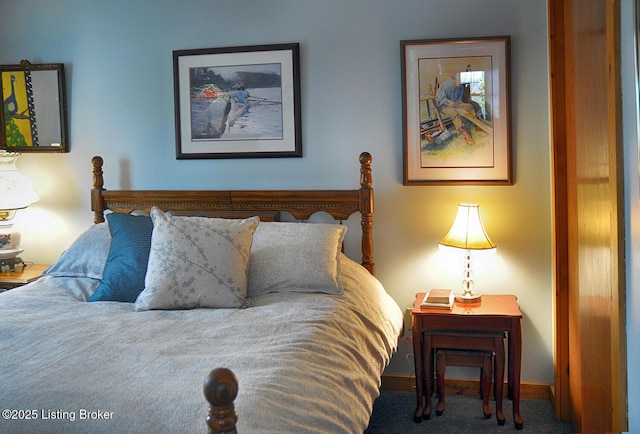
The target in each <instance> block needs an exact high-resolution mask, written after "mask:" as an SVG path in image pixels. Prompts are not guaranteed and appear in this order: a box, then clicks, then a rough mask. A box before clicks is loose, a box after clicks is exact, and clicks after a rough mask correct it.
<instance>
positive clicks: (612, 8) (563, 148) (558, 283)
mask: <svg viewBox="0 0 640 434" xmlns="http://www.w3.org/2000/svg"><path fill="white" fill-rule="evenodd" d="M576 4H577V3H576V0H548V13H549V17H548V19H549V64H550V66H549V69H550V92H551V136H552V137H551V138H552V176H553V180H552V183H553V208H554V209H553V216H554V217H553V219H554V220H553V227H554V234H553V246H554V291H555V297H554V301H555V303H554V310H555V315H554V319H555V348H554V350H555V352H554V374H555V379H554V381H555V383H554V387H553V390H552V399H553V407H554V411H555V414H556V417H558V418H559V419H561V420H571V419H573V422H574V424H577V425H578V426H574V428H577V429H586V430H589V427H588V426H587V427H583V426H580V425H581V423H582V420H583V417H584V416H585V415H586V416H588V417H587V419H590V420H591V421H592V422H593V421H594V415H595V417H596V419H597V418H598V417H599V416H602V417H601V419H602V420H605V419H606V421H605V422H602V423H604V424H607V425H609V426H610V428H611V431H613V432H620V431H626V429H628V428H627V427H628V423H627V414H626V398H627V388H626V372H627V367H626V335H625V332H626V318H625V308H626V304H625V285H624V281H625V277H624V272H625V271H624V203H623V193H622V185H623V180H622V168H623V163H622V126H621V125H622V114H621V88H620V80H621V78H620V57H621V54H620V4H619V2H618V1H617V0H606V1H605V2H604V4H603V3H597V1H596V0H594V1H592V2H583V3H581V4H580V9H581V10H580V12H581V13H584V10H585V9H584V8H588V9H587V11H588V12H587V13H592V14H593V13H599V11H601V9H599V8H604V10H605V24H604V27H605V28H604V32H603V33H602V34H599V36H600V37H604V40H605V44H604V45H605V46H606V53H605V57H606V60H605V62H606V65H602V64H600V65H596V66H594V70H595V69H597V68H599V67H600V68H602V67H605V68H606V76H605V77H604V78H603V79H602V80H601V82H598V84H599V85H602V86H603V87H604V88H605V89H606V94H607V98H606V100H607V102H606V113H607V114H606V116H607V119H606V125H607V127H606V128H607V130H606V131H607V139H606V142H607V143H603V144H602V145H603V146H607V147H608V155H609V161H608V168H609V172H608V173H609V177H608V186H609V187H608V188H609V202H610V203H611V208H612V213H611V219H610V220H611V232H610V245H609V248H610V258H611V266H610V291H611V296H610V309H609V317H608V319H609V323H608V324H609V325H610V326H611V329H610V336H609V338H610V348H609V350H610V351H609V354H610V361H609V363H610V368H611V376H610V378H603V381H604V384H605V385H606V386H607V387H608V389H607V390H608V393H607V396H606V397H605V396H602V397H601V398H603V399H604V401H605V402H600V403H599V405H594V403H593V396H591V395H592V394H593V392H590V391H589V390H588V388H587V389H585V387H584V386H583V385H582V383H581V381H582V379H583V378H585V377H583V376H582V372H580V371H581V370H582V369H583V368H584V367H586V366H588V363H587V362H586V361H583V360H582V359H580V358H579V359H578V360H576V359H575V357H574V358H573V359H571V358H570V351H569V349H570V339H577V340H578V348H579V346H580V345H582V343H581V342H580V333H577V334H576V333H575V326H574V330H573V332H572V330H571V326H570V323H571V322H572V321H573V323H574V324H575V323H576V321H577V323H578V324H579V323H580V321H585V320H586V321H588V320H589V319H590V318H581V317H575V315H580V313H579V312H578V310H577V309H576V308H575V307H572V304H571V302H574V303H576V302H578V301H579V300H581V298H580V297H581V292H580V287H579V282H578V278H577V277H576V276H579V273H580V270H579V269H578V267H577V264H578V260H579V256H578V252H577V246H578V243H579V242H580V241H579V239H578V235H577V232H578V231H577V225H578V211H577V210H576V209H575V208H576V207H573V206H571V205H570V204H574V205H575V204H576V203H577V202H576V196H575V194H576V189H577V186H578V183H579V182H580V180H579V179H578V177H577V171H576V155H577V154H576V152H577V151H576V149H577V146H578V145H577V143H575V142H576V140H575V138H576V128H577V126H576V125H578V127H579V125H582V124H581V123H580V122H582V123H584V121H585V120H584V119H579V118H576V112H575V111H574V109H575V105H576V104H575V103H576V99H575V95H574V94H571V93H570V92H575V83H576V82H577V81H576V80H579V79H576V75H579V74H583V76H582V81H584V74H589V73H590V71H583V70H577V71H576V70H574V65H575V64H574V63H572V62H574V56H575V55H576V53H575V51H576V50H577V48H575V47H574V46H573V43H574V41H575V40H576V38H578V33H580V32H582V33H580V37H584V35H585V33H584V31H585V29H584V28H577V29H576V28H574V24H575V25H576V26H577V27H579V26H580V24H581V23H580V22H579V18H578V15H577V14H576V13H577V12H578V9H577V6H576ZM590 30H591V31H592V32H594V31H598V30H600V29H590ZM590 36H592V35H590ZM598 71H602V69H600V70H598ZM574 74H575V75H574ZM574 123H575V124H574ZM587 224H588V222H587ZM572 267H573V268H572ZM571 315H573V317H571ZM572 318H573V319H572ZM578 327H579V326H578ZM578 331H579V330H578ZM602 350H603V351H606V349H604V348H603V349H602ZM605 354H606V353H605ZM578 357H580V355H578ZM569 366H572V370H573V371H574V372H573V374H572V376H570V373H569ZM576 372H577V373H576ZM585 375H586V374H585ZM576 378H577V379H578V380H577V381H579V383H576ZM571 381H573V386H574V389H578V390H573V396H571V395H572V391H571V383H570V382H571ZM587 381H593V378H587ZM576 386H577V387H576ZM583 389H584V391H583ZM583 393H584V395H585V396H583ZM608 400H610V402H607V401H608ZM572 412H577V413H579V414H577V415H576V414H573V415H572ZM609 412H610V413H609ZM600 422H601V421H599V422H598V423H600Z"/></svg>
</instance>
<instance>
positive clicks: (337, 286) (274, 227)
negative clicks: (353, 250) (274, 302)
mask: <svg viewBox="0 0 640 434" xmlns="http://www.w3.org/2000/svg"><path fill="white" fill-rule="evenodd" d="M346 232H347V227H346V226H344V225H339V224H325V223H284V222H260V224H259V225H258V228H257V229H256V231H255V233H254V234H253V246H252V247H251V264H250V266H249V296H250V297H251V296H256V295H261V294H267V293H270V292H322V293H325V294H342V292H343V288H342V283H341V282H340V251H341V247H342V241H343V240H344V236H345V234H346Z"/></svg>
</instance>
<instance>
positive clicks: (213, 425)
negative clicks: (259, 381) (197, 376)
mask: <svg viewBox="0 0 640 434" xmlns="http://www.w3.org/2000/svg"><path fill="white" fill-rule="evenodd" d="M204 396H205V397H206V398H207V401H208V402H209V405H210V406H209V415H208V416H207V426H208V427H209V433H210V434H218V433H229V434H236V433H237V431H236V422H237V421H238V414H237V413H236V411H235V406H234V404H233V400H234V399H236V396H238V380H236V377H235V375H233V372H231V370H229V369H227V368H217V369H214V370H213V371H211V372H210V373H209V376H208V377H207V378H206V379H205V380H204Z"/></svg>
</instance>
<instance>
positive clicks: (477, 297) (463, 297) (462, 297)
mask: <svg viewBox="0 0 640 434" xmlns="http://www.w3.org/2000/svg"><path fill="white" fill-rule="evenodd" d="M481 300H482V295H481V294H456V301H457V302H458V303H480V301H481Z"/></svg>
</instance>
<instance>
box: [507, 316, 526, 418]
mask: <svg viewBox="0 0 640 434" xmlns="http://www.w3.org/2000/svg"><path fill="white" fill-rule="evenodd" d="M511 366H513V371H512V369H511ZM521 367H522V324H521V322H520V319H519V318H518V319H514V320H513V322H512V327H511V333H510V334H509V376H510V377H512V383H511V385H510V386H509V389H513V392H512V399H513V421H514V423H515V427H516V429H522V427H523V426H524V421H523V420H522V416H520V370H521ZM510 379H511V378H510Z"/></svg>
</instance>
